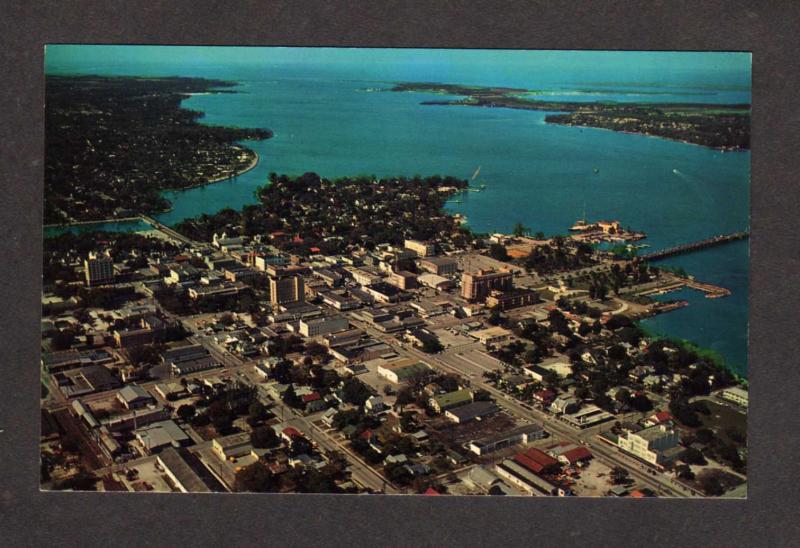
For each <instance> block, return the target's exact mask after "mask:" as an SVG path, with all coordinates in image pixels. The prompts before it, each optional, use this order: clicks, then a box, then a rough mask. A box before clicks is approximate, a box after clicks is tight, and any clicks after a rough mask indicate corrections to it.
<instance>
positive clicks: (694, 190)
mask: <svg viewBox="0 0 800 548" xmlns="http://www.w3.org/2000/svg"><path fill="white" fill-rule="evenodd" d="M46 69H47V72H48V73H53V74H71V73H83V74H89V73H91V74H107V75H123V74H126V75H143V76H173V75H175V76H202V77H209V78H221V79H227V80H234V81H236V82H239V86H237V88H236V90H237V91H238V93H236V94H219V95H213V94H211V95H195V96H192V97H191V98H190V99H188V100H186V101H185V102H184V105H185V106H186V107H188V108H192V109H195V110H200V111H203V112H205V113H206V116H205V118H204V122H205V123H208V124H221V125H236V126H242V127H267V128H270V129H272V130H273V131H274V132H275V136H274V138H272V139H270V140H267V141H261V142H253V143H249V142H248V143H245V144H247V145H248V146H250V147H251V148H253V149H254V150H256V151H257V152H258V153H259V155H260V162H259V165H258V166H257V167H256V168H255V169H253V170H252V171H250V172H248V173H246V174H244V175H242V176H240V177H238V178H237V179H235V180H232V181H227V182H222V183H218V184H214V185H209V186H204V187H199V188H196V189H190V190H187V191H180V192H171V193H167V194H166V197H167V198H168V199H169V200H170V201H172V203H173V209H172V210H171V211H170V212H167V213H165V214H162V215H159V216H158V219H159V220H160V221H162V222H164V223H165V224H170V225H172V224H175V223H177V222H179V221H180V220H182V219H184V218H187V217H192V216H196V215H199V214H201V213H213V212H215V211H218V210H219V209H222V208H223V207H234V208H240V207H241V206H243V205H246V204H250V203H254V201H255V196H254V190H255V189H256V188H257V187H258V186H260V185H262V184H264V183H265V182H266V179H267V174H268V173H269V172H271V171H275V172H278V173H287V174H295V175H296V174H301V173H303V172H306V171H315V172H317V173H320V174H322V175H323V176H326V177H338V176H346V175H355V174H374V175H378V176H383V175H408V176H411V175H415V174H421V175H432V174H437V173H438V174H443V175H444V174H448V175H455V176H459V177H463V178H468V177H470V176H471V175H472V173H473V172H474V171H475V169H476V167H477V166H481V172H480V177H479V180H478V181H476V182H478V183H483V184H485V185H486V186H487V188H486V190H485V191H483V192H477V193H476V192H469V193H464V194H462V195H460V196H459V197H458V199H459V200H461V203H460V204H456V203H451V204H450V205H449V206H448V207H449V209H450V210H451V211H453V212H459V213H462V214H464V215H466V216H467V218H468V223H469V225H470V226H471V227H472V228H473V229H475V230H477V231H509V230H510V229H511V227H512V226H513V224H514V223H515V222H517V221H521V222H523V223H524V224H525V225H526V226H529V227H531V228H532V229H533V230H534V231H539V230H541V231H543V232H545V233H547V234H555V233H565V232H566V230H567V228H568V227H569V226H571V224H572V223H573V222H574V221H575V220H576V219H578V218H580V217H582V216H583V214H584V211H585V214H586V217H587V218H588V219H596V218H614V219H619V220H620V221H621V222H622V223H623V224H624V225H630V226H631V227H632V228H634V229H637V230H643V231H645V232H647V233H648V236H649V237H648V240H647V243H649V244H650V245H651V246H652V248H653V249H657V248H660V247H665V246H670V245H674V244H677V243H683V242H688V241H692V240H697V239H703V238H707V237H709V236H713V235H716V234H720V233H726V232H733V231H737V230H743V229H747V228H748V227H749V207H750V204H749V173H750V153H749V152H728V153H722V152H719V151H714V150H710V149H707V148H703V147H699V146H695V145H688V144H684V143H677V142H671V141H667V140H664V139H658V138H651V137H645V136H639V135H627V134H621V133H615V132H611V131H606V130H600V129H591V128H572V127H560V126H554V125H548V124H545V123H544V117H545V115H546V113H544V112H532V111H518V110H507V109H482V108H474V107H453V106H423V105H420V104H419V103H420V101H424V100H426V99H434V98H435V99H442V98H446V97H443V96H441V95H432V94H423V93H389V92H366V91H364V89H365V88H388V87H390V86H391V85H392V82H405V81H429V82H445V83H461V84H472V85H487V86H488V85H494V86H509V87H519V88H524V89H528V90H532V91H535V92H536V93H537V95H535V96H534V97H537V98H540V99H543V100H544V99H550V100H586V101H597V100H603V101H606V100H612V101H621V102H622V101H651V102H661V101H663V102H703V103H719V104H722V103H738V102H745V103H748V102H750V57H749V55H748V54H724V53H716V54H703V53H680V54H675V53H662V52H647V53H641V52H639V53H636V52H582V53H578V52H524V51H482V50H428V51H426V50H353V49H333V50H332V49H313V48H311V49H309V48H298V49H290V48H272V49H270V48H195V47H180V48H162V47H116V46H78V47H76V46H50V47H48V49H47V56H46ZM595 169H597V170H598V172H597V173H595ZM453 202H454V201H453ZM747 249H748V246H747V242H737V243H733V244H729V245H726V246H723V247H719V248H714V249H710V250H707V251H703V252H698V253H694V254H691V255H686V256H682V257H678V258H674V259H670V260H669V261H667V262H668V263H669V264H676V265H680V266H684V267H685V268H686V270H687V271H688V272H690V273H691V274H693V275H695V276H696V277H697V278H698V279H700V280H703V281H708V282H711V283H716V284H720V285H723V286H725V287H728V288H729V289H731V291H732V292H733V294H732V295H731V296H730V297H727V298H723V299H714V300H710V299H705V298H704V297H703V296H702V295H701V294H693V295H690V296H689V299H688V300H690V302H691V306H689V307H687V308H684V309H682V310H679V311H676V312H673V313H670V314H666V315H663V316H659V317H657V318H653V319H650V320H647V325H648V326H649V327H650V328H652V329H654V330H656V331H659V332H663V333H665V334H669V335H672V336H677V337H683V338H688V339H691V340H693V341H695V342H697V343H698V344H700V345H702V346H706V347H710V348H713V349H714V350H717V351H718V352H720V353H721V354H722V355H723V356H725V358H726V360H727V361H728V362H729V363H730V365H731V366H732V367H733V368H734V369H735V370H737V371H738V372H740V373H745V374H746V371H747V342H746V338H747V312H748V306H747V292H748V284H747V281H748V275H747V269H748V254H747ZM692 293H693V292H692ZM667 298H675V297H674V296H668V297H667Z"/></svg>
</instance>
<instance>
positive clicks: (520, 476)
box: [495, 459, 566, 496]
mask: <svg viewBox="0 0 800 548" xmlns="http://www.w3.org/2000/svg"><path fill="white" fill-rule="evenodd" d="M495 472H496V473H497V475H498V476H500V477H501V478H502V479H503V480H504V481H507V482H508V483H509V484H511V485H512V486H514V487H517V488H519V489H521V490H522V491H523V492H525V493H528V494H529V495H535V496H547V495H564V494H566V493H564V492H563V490H561V489H559V488H558V487H557V486H556V485H554V484H552V483H550V482H549V481H547V480H546V479H544V478H541V477H539V476H537V475H536V474H534V473H532V472H531V471H530V470H528V469H527V468H526V467H525V466H523V465H521V464H519V463H518V462H516V461H514V460H511V459H505V460H504V461H503V462H500V463H498V464H497V465H495Z"/></svg>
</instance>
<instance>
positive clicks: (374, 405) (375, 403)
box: [364, 396, 386, 413]
mask: <svg viewBox="0 0 800 548" xmlns="http://www.w3.org/2000/svg"><path fill="white" fill-rule="evenodd" d="M364 409H366V410H367V411H369V412H370V413H380V412H381V411H383V410H384V409H386V405H385V404H384V403H383V398H382V397H381V396H370V397H369V398H367V401H366V402H364Z"/></svg>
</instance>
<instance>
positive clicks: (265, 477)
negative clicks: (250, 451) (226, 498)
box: [234, 461, 277, 493]
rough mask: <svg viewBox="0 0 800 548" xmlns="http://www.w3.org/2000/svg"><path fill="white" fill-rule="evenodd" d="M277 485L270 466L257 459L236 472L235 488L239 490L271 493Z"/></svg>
mask: <svg viewBox="0 0 800 548" xmlns="http://www.w3.org/2000/svg"><path fill="white" fill-rule="evenodd" d="M276 487H277V482H276V481H275V477H274V476H273V474H272V472H270V470H269V468H267V466H266V465H265V464H264V463H263V462H261V461H256V462H254V463H253V464H251V465H249V466H245V467H244V468H242V469H241V470H239V471H238V472H236V480H235V482H234V489H235V490H236V491H239V492H253V493H269V492H270V491H274V490H275V488H276Z"/></svg>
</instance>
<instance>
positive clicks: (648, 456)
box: [617, 424, 680, 465]
mask: <svg viewBox="0 0 800 548" xmlns="http://www.w3.org/2000/svg"><path fill="white" fill-rule="evenodd" d="M679 442H680V436H679V435H678V433H677V432H676V431H675V430H673V429H672V428H669V427H667V426H665V425H663V424H661V425H657V426H651V427H650V428H645V429H644V430H640V431H639V432H626V433H625V434H624V435H622V436H620V437H619V438H618V439H617V445H618V446H619V448H620V449H621V450H623V451H625V452H626V453H630V454H631V455H633V456H635V457H637V458H640V459H642V460H643V461H645V462H649V463H651V464H658V465H660V464H663V463H665V462H669V461H671V460H673V459H674V458H675V457H676V456H677V451H675V449H678V444H679Z"/></svg>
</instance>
